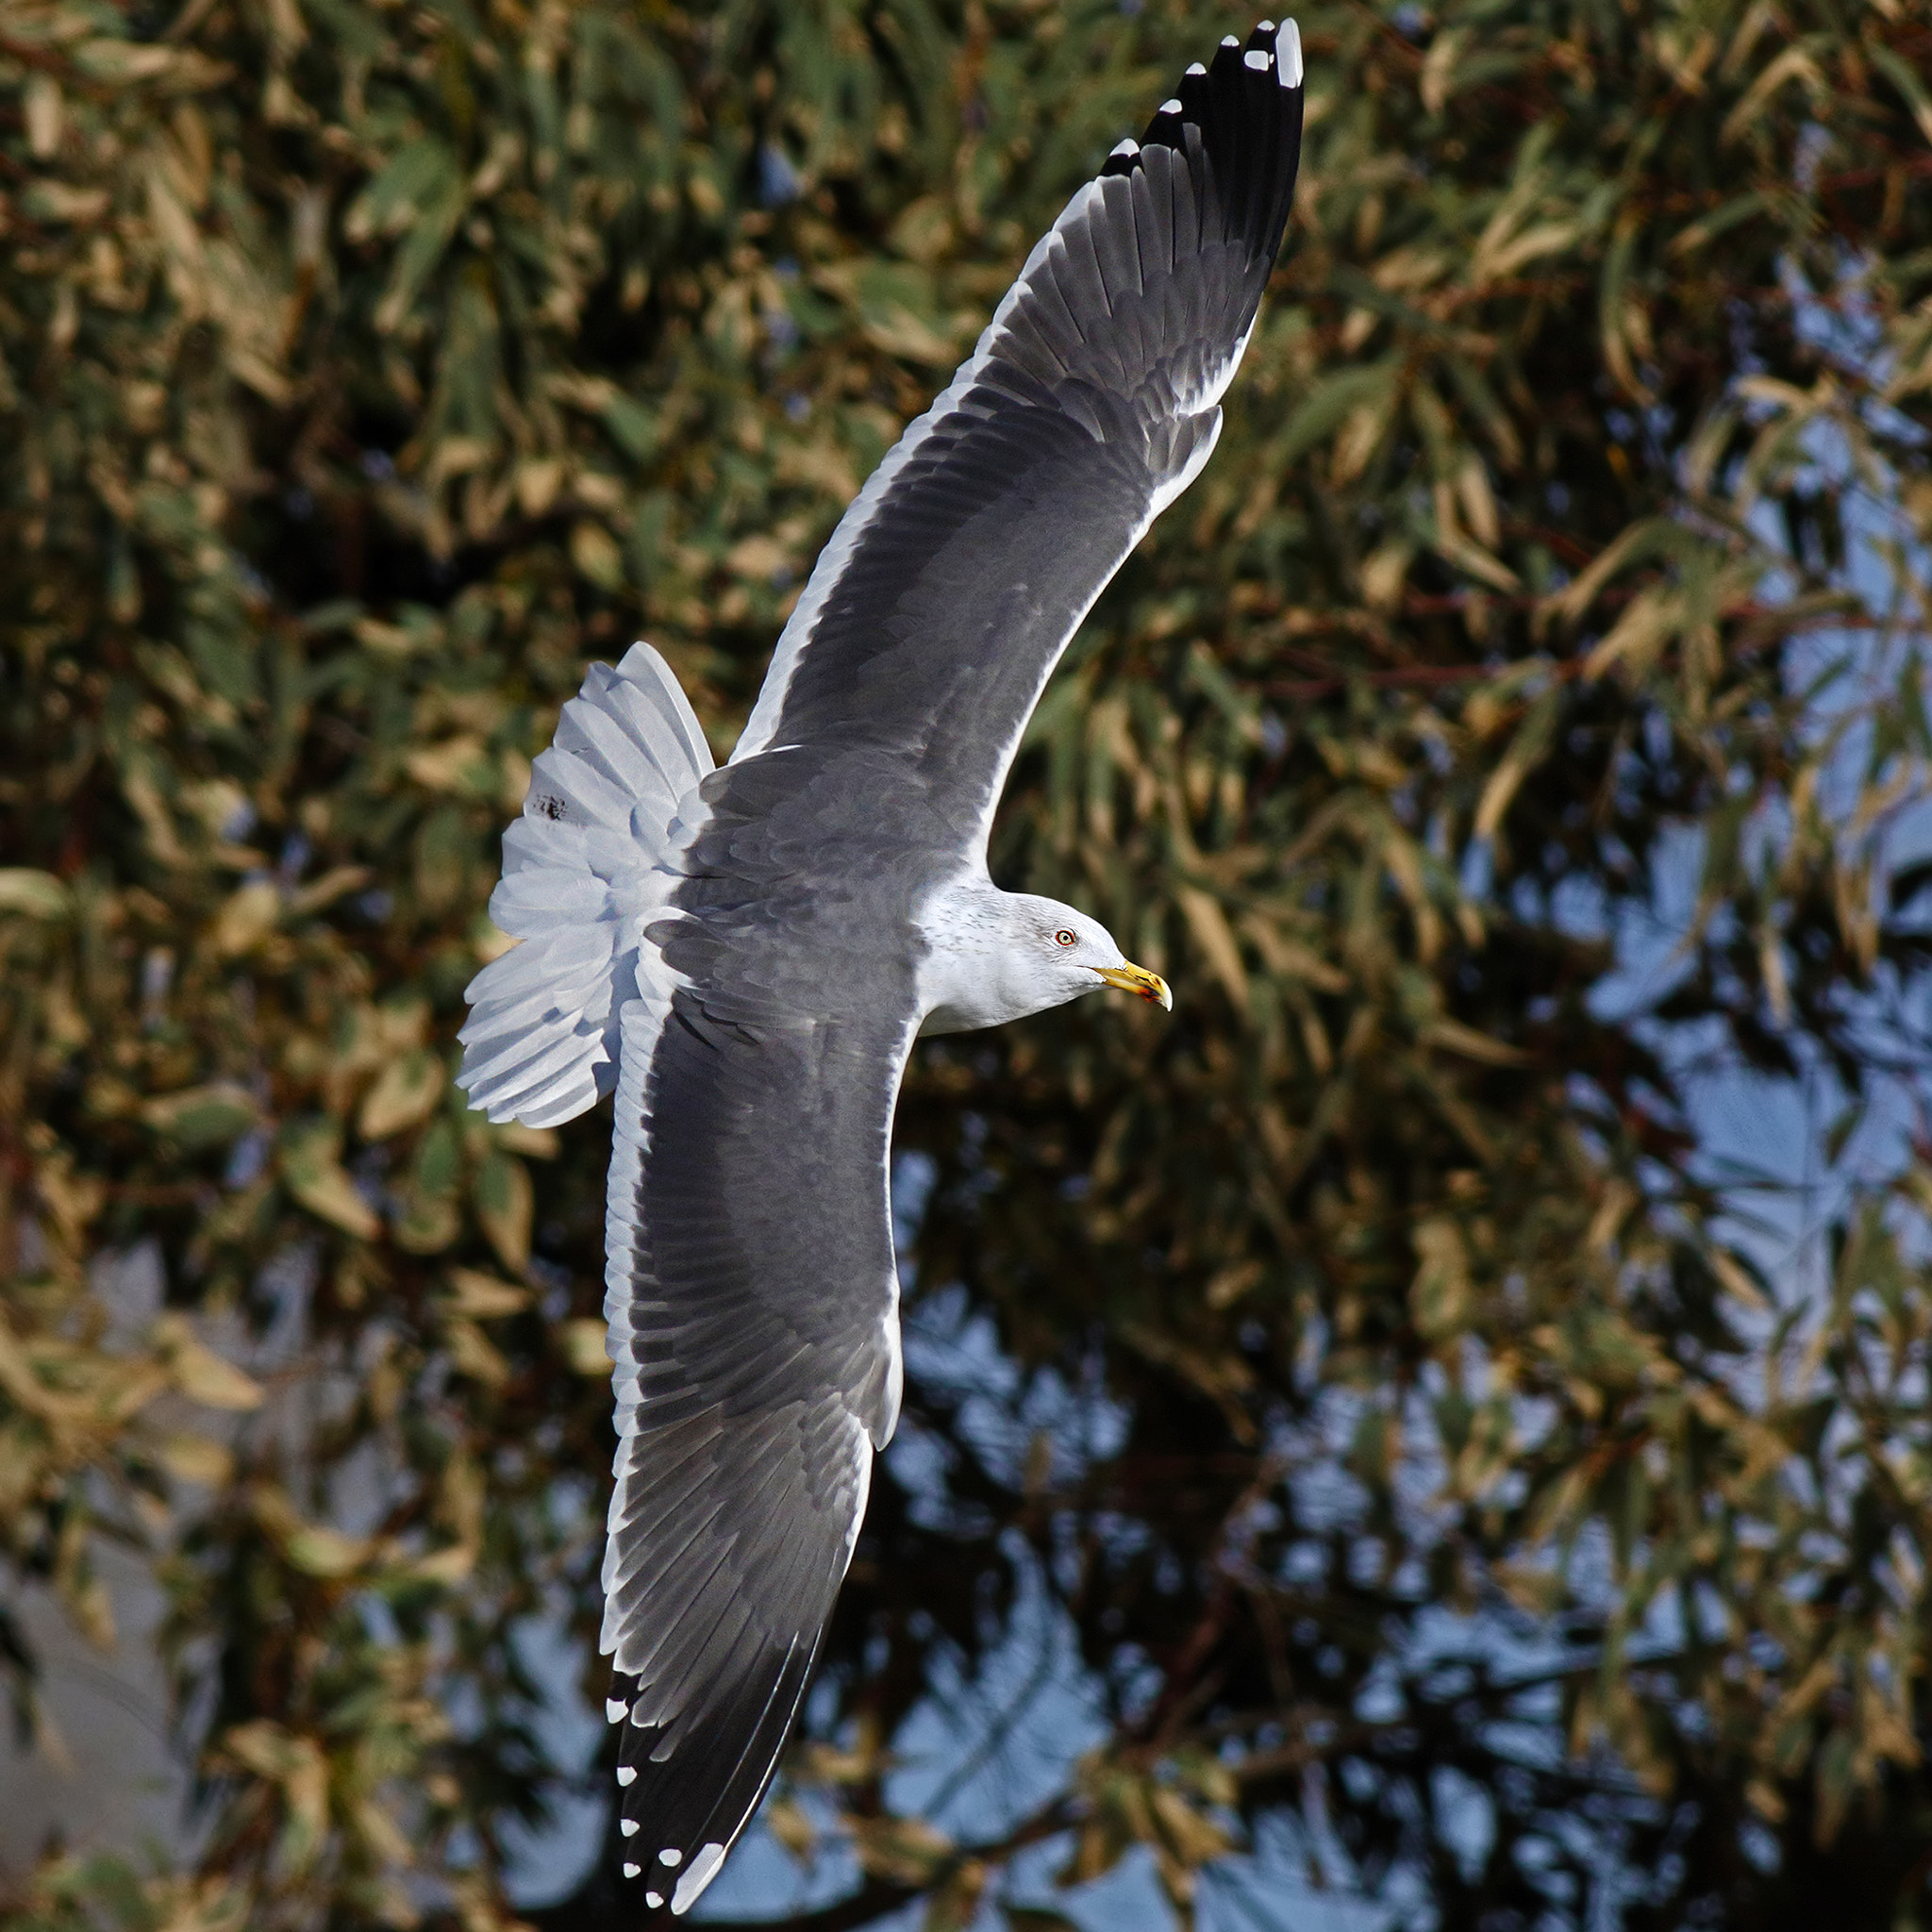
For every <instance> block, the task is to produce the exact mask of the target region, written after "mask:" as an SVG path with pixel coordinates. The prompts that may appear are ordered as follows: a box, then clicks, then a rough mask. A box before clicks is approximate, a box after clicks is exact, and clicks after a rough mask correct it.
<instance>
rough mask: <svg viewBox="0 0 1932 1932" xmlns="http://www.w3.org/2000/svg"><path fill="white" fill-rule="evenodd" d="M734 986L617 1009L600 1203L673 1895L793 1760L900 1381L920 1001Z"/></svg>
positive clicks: (615, 1521) (636, 1773)
mask: <svg viewBox="0 0 1932 1932" xmlns="http://www.w3.org/2000/svg"><path fill="white" fill-rule="evenodd" d="M672 924H673V925H674V926H675V924H679V922H675V921H674V922H672ZM711 944H712V942H711V941H708V939H707V936H706V935H705V934H704V933H703V932H702V931H699V930H697V929H695V928H693V929H692V931H691V933H690V934H688V935H687V937H686V940H685V941H684V943H682V944H678V943H675V942H674V943H673V944H672V945H671V947H670V948H669V951H670V952H671V953H672V955H673V956H674V957H682V958H684V960H685V962H686V964H688V965H701V964H702V960H701V956H702V955H703V954H704V953H705V952H706V951H707V950H708V949H710V948H711ZM781 951H782V947H774V948H772V949H771V950H770V951H769V953H768V955H767V957H768V958H772V959H776V958H778V957H779V953H780V952H781ZM704 976H706V977H711V976H712V975H709V974H706V975H704ZM679 978H680V981H681V982H682V975H679ZM716 984H717V981H716V980H715V979H714V982H713V990H712V991H706V990H704V989H703V988H702V987H698V986H693V985H691V983H689V982H682V983H679V984H678V985H677V986H676V989H675V991H673V992H672V993H671V994H670V995H669V997H668V998H661V997H659V996H658V994H657V993H656V992H655V991H647V992H646V996H645V997H644V998H643V999H641V1000H639V1001H636V1002H634V1003H633V1004H632V1005H630V1006H629V1007H627V1008H625V1015H624V1042H623V1060H622V1064H623V1072H622V1075H621V1077H620V1080H619V1084H618V1091H617V1108H616V1127H615V1139H614V1145H613V1150H612V1159H611V1171H610V1191H609V1207H608V1221H607V1224H606V1239H607V1243H608V1274H607V1276H606V1280H607V1286H608V1295H607V1300H606V1312H607V1315H608V1324H609V1348H610V1353H611V1356H612V1357H613V1359H614V1360H615V1362H616V1364H617V1373H616V1377H615V1380H616V1384H617V1398H618V1399H617V1426H618V1450H617V1461H616V1476H617V1484H616V1489H615V1491H614V1492H613V1494H612V1497H611V1504H610V1522H609V1541H608V1545H607V1547H606V1551H605V1560H604V1588H605V1610H604V1636H603V1647H604V1649H605V1650H606V1651H608V1652H610V1653H611V1654H612V1661H613V1665H614V1669H615V1674H616V1682H615V1685H614V1687H613V1690H612V1692H611V1697H610V1703H609V1706H608V1714H609V1716H610V1718H611V1720H612V1722H614V1723H617V1724H622V1725H623V1736H622V1739H621V1740H620V1745H619V1754H618V1761H619V1766H620V1768H619V1771H618V1774H617V1775H618V1782H619V1784H620V1786H621V1787H622V1790H621V1791H620V1793H619V1796H620V1805H621V1812H620V1816H621V1820H622V1826H623V1831H624V1833H625V1872H626V1874H627V1875H630V1876H633V1877H640V1878H641V1880H642V1882H643V1884H644V1886H645V1887H646V1897H647V1901H648V1903H650V1904H652V1905H661V1904H665V1903H668V1904H670V1906H671V1907H672V1909H673V1910H675V1911H679V1912H682V1911H684V1910H685V1909H687V1908H688V1907H690V1906H691V1904H692V1903H693V1902H694V1901H695V1899H696V1898H697V1896H698V1894H699V1893H700V1892H701V1891H703V1890H704V1889H705V1887H706V1886H707V1885H708V1883H709V1882H710V1879H711V1877H712V1876H713V1874H715V1873H716V1872H717V1869H718V1867H719V1866H720V1864H722V1863H723V1862H724V1854H725V1853H726V1852H727V1851H728V1850H729V1849H730V1847H731V1844H732V1841H733V1840H735V1839H736V1838H737V1836H738V1834H739V1832H740V1831H741V1829H742V1828H743V1825H744V1824H745V1821H746V1820H747V1819H748V1818H749V1817H750V1816H751V1813H752V1811H753V1810H754V1808H755V1807H757V1805H758V1799H759V1797H760V1796H761V1794H762V1793H763V1791H764V1789H765V1786H766V1784H767V1783H768V1782H769V1781H770V1778H771V1775H772V1772H773V1769H774V1766H775V1765H776V1763H777V1759H778V1752H779V1749H780V1747H781V1746H782V1745H783V1743H784V1741H785V1737H786V1733H787V1732H788V1731H789V1730H790V1729H791V1721H792V1719H793V1717H794V1716H795V1715H796V1714H797V1710H798V1706H799V1701H800V1699H801V1698H802V1697H803V1696H804V1693H805V1689H806V1683H807V1679H808V1675H809V1674H810V1670H811V1665H812V1659H813V1657H815V1656H816V1654H817V1651H818V1644H819V1639H820V1636H821V1634H822V1633H823V1631H824V1625H825V1622H826V1619H827V1618H828V1617H829V1616H830V1615H831V1610H832V1603H833V1599H834V1598H835V1597H836V1595H837V1594H838V1591H839V1585H840V1583H841V1580H842V1579H843V1577H844V1574H845V1568H846V1565H847V1563H848V1562H849V1561H850V1560H851V1557H852V1547H853V1543H854V1541H855V1540H856V1539H857V1537H858V1525H859V1521H860V1519H861V1517H862V1516H863V1515H864V1513H865V1500H866V1492H867V1489H868V1486H869V1484H870V1481H871V1474H872V1458H873V1452H874V1446H875V1445H876V1444H881V1443H883V1442H884V1441H885V1440H886V1438H887V1437H888V1436H889V1435H890V1434H891V1426H892V1424H893V1421H894V1420H895V1419H896V1416H897V1413H898V1405H899V1386H900V1370H899V1353H898V1349H899V1335H898V1328H899V1324H898V1293H897V1280H896V1276H895V1274H894V1272H893V1260H892V1235H891V1222H890V1206H889V1193H888V1182H887V1174H886V1160H887V1150H888V1142H889V1137H890V1134H891V1118H892V1107H893V1103H894V1101H895V1099H896V1097H897V1093H898V1086H899V1076H900V1074H901V1072H902V1071H903V1069H904V1066H905V1062H906V1054H907V1050H908V1047H909V1045H910V1043H911V1036H912V1024H911V1021H910V1018H909V1007H910V1000H909V996H908V993H907V991H905V990H904V989H902V990H900V991H899V994H898V996H897V997H896V998H892V999H891V1000H890V1001H889V1004H891V1005H892V1006H894V1007H896V1008H900V1009H901V1010H902V1011H904V1012H906V1014H907V1017H906V1018H905V1019H904V1020H903V1021H900V1022H892V1021H891V1020H888V1021H887V1022H886V1023H884V1024H877V1023H874V1022H870V1021H865V1020H825V1019H823V1018H818V1017H813V1018H809V1019H808V1018H805V1017H802V1016H801V1015H800V1014H799V1013H798V1012H797V1010H796V1008H795V1005H794V1006H793V1007H792V1008H791V1009H790V1010H788V1009H787V1008H786V1007H785V1006H784V1005H783V1004H779V1003H774V1001H773V999H772V997H771V996H770V994H769V992H768V991H763V990H760V989H759V988H758V985H757V974H756V966H755V964H754V972H753V974H752V975H751V979H750V983H749V984H748V985H747V984H746V983H745V982H744V981H743V980H742V979H741V980H740V984H739V990H738V991H735V992H720V991H716V990H715V987H716Z"/></svg>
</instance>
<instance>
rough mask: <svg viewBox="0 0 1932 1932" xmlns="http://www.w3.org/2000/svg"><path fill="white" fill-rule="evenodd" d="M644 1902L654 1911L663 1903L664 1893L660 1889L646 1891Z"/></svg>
mask: <svg viewBox="0 0 1932 1932" xmlns="http://www.w3.org/2000/svg"><path fill="white" fill-rule="evenodd" d="M644 1903H645V1904H646V1905H647V1906H649V1907H650V1908H651V1909H652V1910H653V1911H654V1912H655V1911H656V1910H657V1909H658V1907H659V1906H661V1905H662V1904H663V1903H664V1894H663V1893H662V1892H661V1891H647V1892H645V1894H644Z"/></svg>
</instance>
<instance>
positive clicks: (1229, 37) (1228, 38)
mask: <svg viewBox="0 0 1932 1932" xmlns="http://www.w3.org/2000/svg"><path fill="white" fill-rule="evenodd" d="M1221 44H1222V45H1223V46H1224V47H1239V46H1240V45H1241V40H1240V37H1239V36H1238V35H1235V34H1223V35H1222V37H1221Z"/></svg>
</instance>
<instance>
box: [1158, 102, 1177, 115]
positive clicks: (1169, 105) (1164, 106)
mask: <svg viewBox="0 0 1932 1932" xmlns="http://www.w3.org/2000/svg"><path fill="white" fill-rule="evenodd" d="M1180 110H1181V104H1180V103H1179V102H1178V101H1162V102H1161V104H1160V108H1159V111H1160V112H1161V113H1163V114H1178V113H1179V112H1180Z"/></svg>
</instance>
